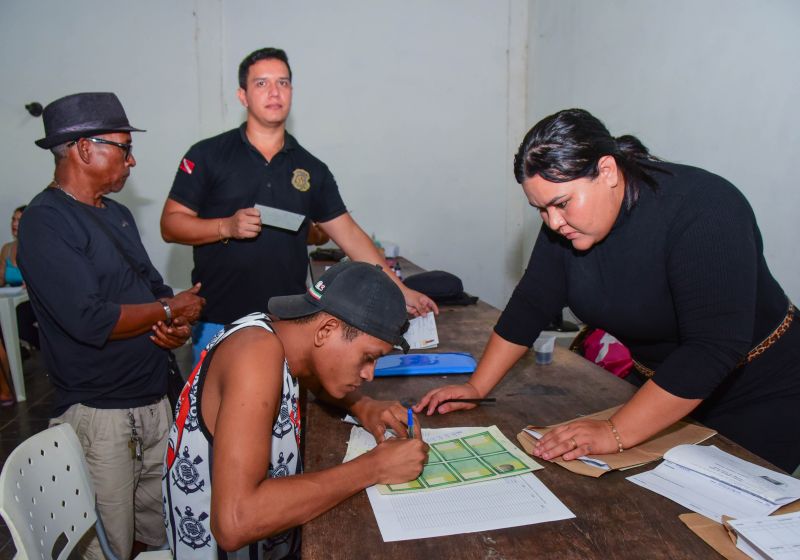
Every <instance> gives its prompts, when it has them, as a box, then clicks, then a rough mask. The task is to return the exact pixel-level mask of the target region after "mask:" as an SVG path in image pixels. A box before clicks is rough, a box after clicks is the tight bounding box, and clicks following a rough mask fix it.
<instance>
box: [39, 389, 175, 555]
mask: <svg viewBox="0 0 800 560" xmlns="http://www.w3.org/2000/svg"><path fill="white" fill-rule="evenodd" d="M131 417H132V418H133V420H134V422H135V425H136V431H137V433H138V435H139V437H141V438H142V458H141V460H139V459H135V458H133V457H132V454H131V448H130V447H129V443H130V441H131ZM171 422H172V414H171V412H170V406H169V402H168V401H167V399H166V397H165V398H163V399H161V400H160V401H158V402H156V403H154V404H151V405H147V406H141V407H138V408H124V409H101V408H91V407H88V406H84V405H82V404H76V405H73V406H71V407H69V408H68V409H67V411H66V412H65V413H64V414H62V415H61V416H59V417H58V418H53V419H52V420H50V426H55V425H57V424H63V423H67V424H69V425H71V426H72V427H73V428H74V429H75V432H76V433H77V434H78V439H79V440H80V442H81V446H82V447H83V452H84V454H85V455H86V462H87V464H88V466H89V475H90V478H91V480H92V484H93V485H94V491H95V494H96V495H97V511H98V513H99V514H100V518H101V519H102V521H103V526H104V527H105V531H106V534H107V535H108V541H109V544H110V545H111V548H112V550H113V551H114V554H115V555H116V556H117V557H118V558H120V559H126V558H129V557H130V555H131V548H132V546H133V541H134V539H135V540H137V541H140V542H143V543H145V544H147V545H151V546H162V545H164V544H165V543H166V540H167V536H166V532H165V530H164V516H163V506H162V498H161V476H162V469H163V463H164V451H165V449H166V444H167V434H168V432H169V428H170V424H171ZM84 546H85V548H83V547H84ZM81 548H82V550H81V556H83V557H85V558H92V559H95V558H96V559H98V560H102V559H103V558H104V556H103V553H102V551H101V550H100V544H99V542H98V540H97V537H96V536H95V537H92V538H87V539H83V540H82V541H81Z"/></svg>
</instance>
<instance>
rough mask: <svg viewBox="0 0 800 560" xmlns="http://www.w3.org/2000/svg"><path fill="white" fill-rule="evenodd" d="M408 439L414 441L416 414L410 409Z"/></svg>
mask: <svg viewBox="0 0 800 560" xmlns="http://www.w3.org/2000/svg"><path fill="white" fill-rule="evenodd" d="M406 423H407V424H408V439H414V412H413V411H412V410H411V409H410V408H409V409H408V422H406Z"/></svg>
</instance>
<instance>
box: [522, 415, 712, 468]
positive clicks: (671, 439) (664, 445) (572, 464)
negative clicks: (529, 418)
mask: <svg viewBox="0 0 800 560" xmlns="http://www.w3.org/2000/svg"><path fill="white" fill-rule="evenodd" d="M619 408H620V407H619V406H615V407H613V408H609V409H607V410H601V411H600V412H596V413H594V414H590V415H588V416H581V417H580V418H576V419H574V420H606V419H608V418H611V416H613V414H614V413H615V412H616V411H617V410H618V409H619ZM574 420H568V421H566V422H561V423H560V424H553V425H552V426H544V427H537V426H528V429H531V430H534V431H537V432H539V433H540V434H542V435H544V434H546V433H547V432H549V431H550V430H552V429H553V428H555V427H557V426H561V425H562V424H568V423H569V422H573V421H574ZM716 433H717V432H715V431H714V430H712V429H710V428H706V427H704V426H699V425H697V424H689V423H688V422H683V421H680V422H677V423H675V424H673V425H672V426H670V427H669V428H667V429H665V430H663V431H661V432H659V433H657V434H656V435H654V436H653V437H652V438H650V439H648V440H647V441H645V442H642V443H640V444H639V445H637V446H635V447H631V448H630V449H626V450H625V451H623V452H622V453H610V454H607V455H590V457H591V458H592V459H598V460H600V461H603V462H604V463H605V464H607V465H608V467H609V469H608V470H605V469H603V468H600V467H593V466H590V465H587V464H586V463H584V462H582V461H579V460H577V459H574V460H572V461H564V460H563V459H560V458H559V459H554V460H553V461H551V462H553V463H556V464H557V465H561V466H562V467H564V468H565V469H567V470H570V471H572V472H574V473H578V474H582V475H585V476H593V477H595V478H597V477H600V476H602V475H604V474H605V473H607V472H610V471H614V470H625V469H630V468H633V467H638V466H640V465H644V464H646V463H649V462H651V461H657V460H658V459H661V457H663V456H664V453H666V452H667V451H669V450H670V449H672V448H673V447H675V446H676V445H681V444H684V443H700V442H701V441H705V440H707V439H708V438H710V437H711V436H713V435H715V434H716ZM517 440H518V441H519V442H520V444H522V447H523V449H525V451H526V452H527V453H528V454H529V455H533V453H532V452H533V446H534V445H536V441H537V440H536V438H535V437H533V436H532V435H530V434H529V433H527V432H525V431H524V430H523V431H521V432H520V433H518V434H517Z"/></svg>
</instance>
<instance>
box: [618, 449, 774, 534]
mask: <svg viewBox="0 0 800 560" xmlns="http://www.w3.org/2000/svg"><path fill="white" fill-rule="evenodd" d="M628 480H630V481H631V482H633V483H634V484H638V485H639V486H641V487H643V488H647V489H648V490H650V491H652V492H655V493H656V494H661V495H662V496H664V497H666V498H669V499H670V500H672V501H673V502H677V503H679V504H680V505H682V506H683V507H685V508H687V509H690V510H692V511H695V512H697V513H699V514H701V515H705V516H706V517H708V518H709V519H713V520H714V521H716V522H717V523H722V516H723V515H728V516H731V517H737V518H738V517H757V516H760V515H769V514H770V513H772V512H773V511H775V510H776V509H778V508H779V507H780V506H778V505H776V504H773V503H770V502H768V501H766V500H762V499H761V498H757V497H755V496H753V495H752V494H748V493H746V492H743V491H741V490H737V489H736V488H733V487H732V486H728V485H727V484H724V483H722V482H719V481H718V480H714V479H713V478H709V477H707V476H704V475H702V474H700V473H697V472H694V471H692V470H690V469H687V468H686V467H682V466H680V465H678V464H676V463H671V462H669V461H664V462H663V463H661V464H660V465H659V466H658V467H656V468H655V469H653V470H651V471H647V472H643V473H640V474H637V475H634V476H629V477H628Z"/></svg>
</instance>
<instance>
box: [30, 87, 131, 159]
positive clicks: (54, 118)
mask: <svg viewBox="0 0 800 560" xmlns="http://www.w3.org/2000/svg"><path fill="white" fill-rule="evenodd" d="M42 120H43V121H44V134H45V137H44V138H42V139H41V140H37V141H36V145H37V146H39V147H40V148H44V149H46V150H48V149H50V148H52V147H53V146H58V145H59V144H63V143H64V142H69V141H70V140H76V139H78V138H83V137H86V136H91V135H92V134H103V133H106V132H144V130H142V129H139V128H134V127H132V126H131V124H130V123H129V122H128V117H127V115H125V109H123V108H122V103H120V102H119V99H117V96H116V95H114V94H113V93H104V92H95V93H75V94H72V95H67V96H66V97H62V98H61V99H56V100H55V101H53V102H52V103H50V104H49V105H48V106H47V107H45V108H44V113H43V114H42Z"/></svg>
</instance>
